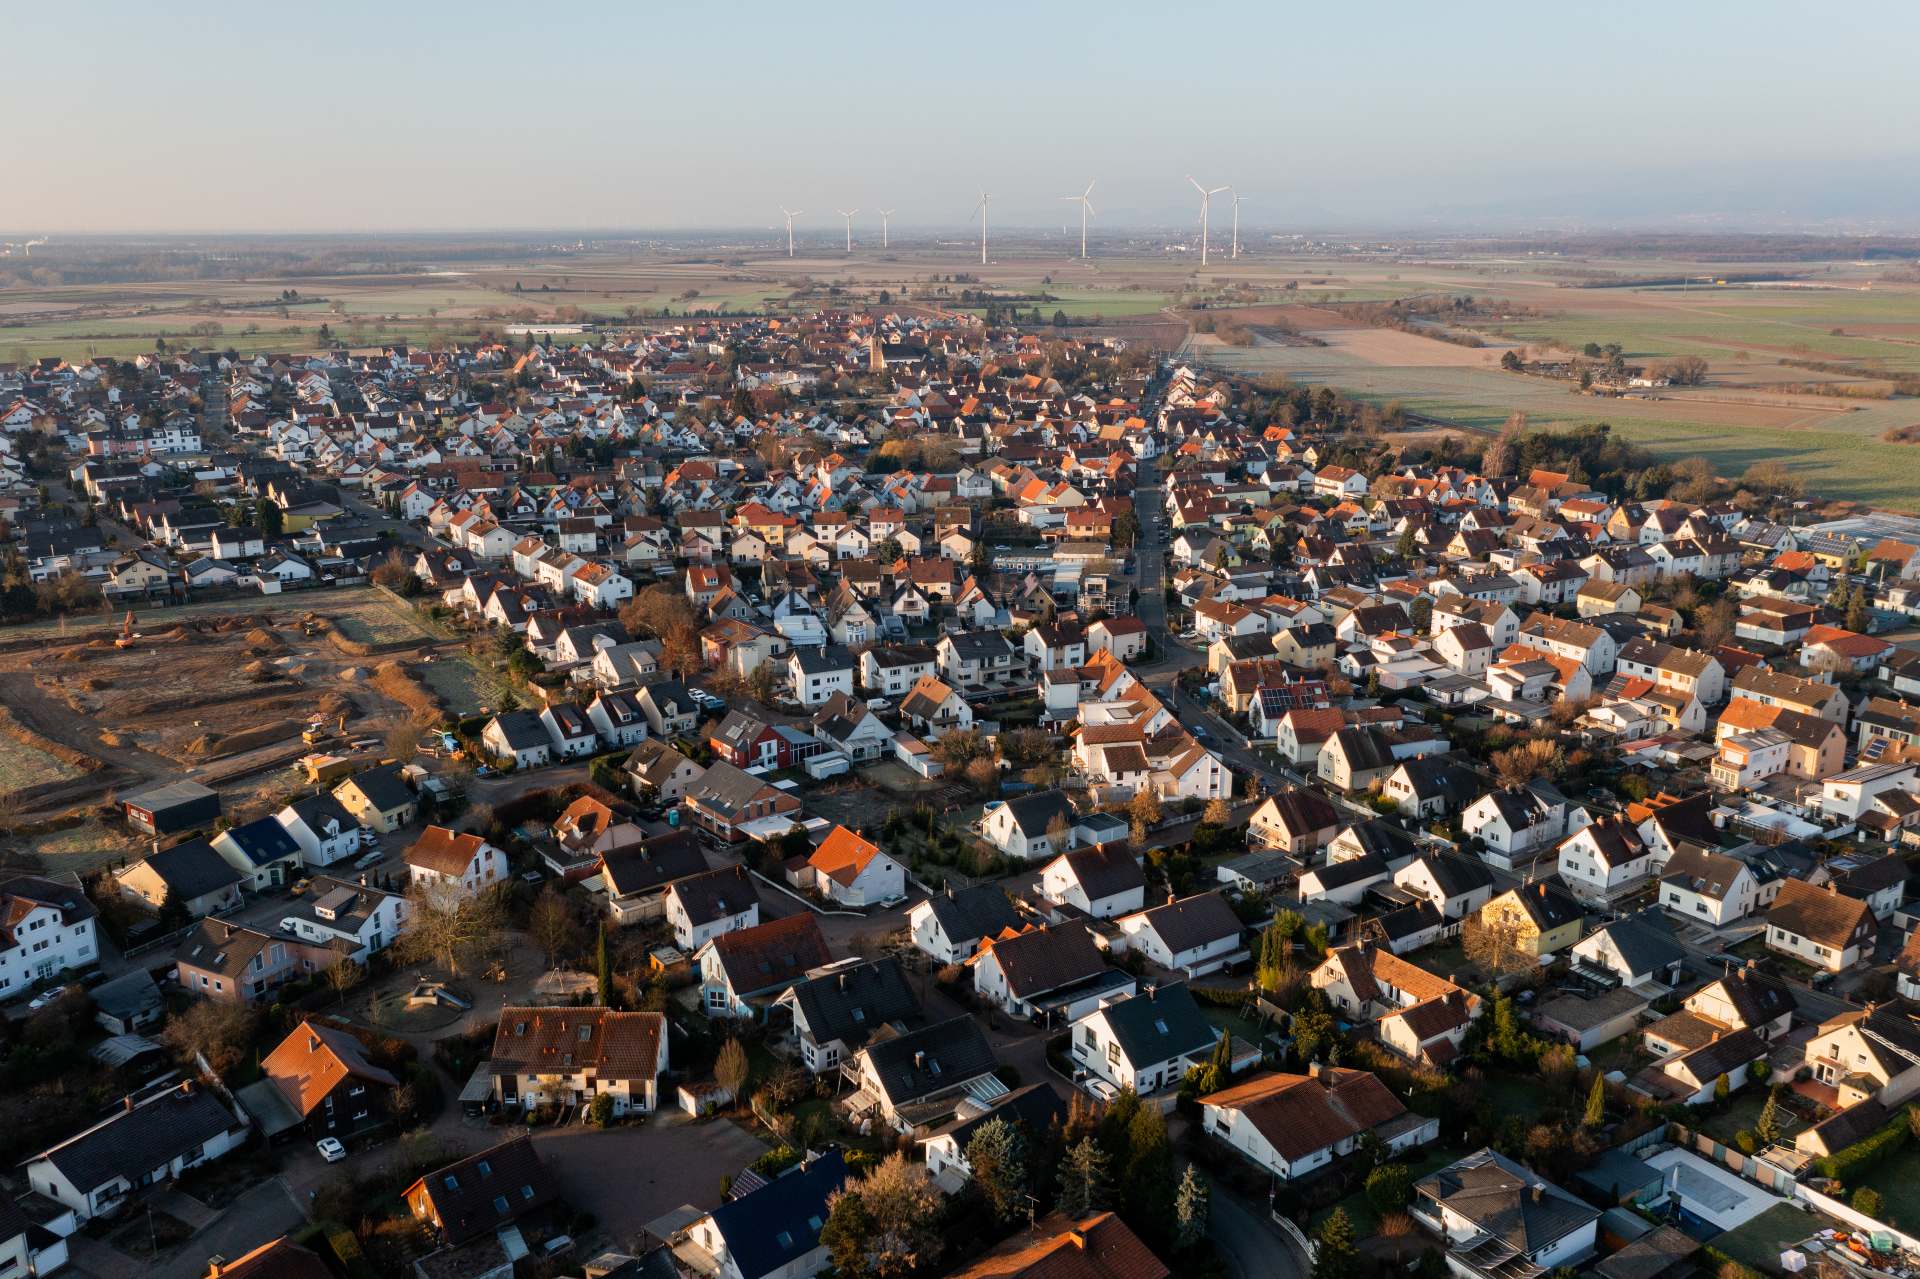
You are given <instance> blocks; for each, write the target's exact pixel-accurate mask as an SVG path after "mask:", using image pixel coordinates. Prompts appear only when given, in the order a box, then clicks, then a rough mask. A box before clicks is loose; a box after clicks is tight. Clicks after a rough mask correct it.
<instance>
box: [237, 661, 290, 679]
mask: <svg viewBox="0 0 1920 1279" xmlns="http://www.w3.org/2000/svg"><path fill="white" fill-rule="evenodd" d="M240 673H241V674H242V675H244V676H246V677H247V679H248V681H250V682H251V683H255V684H265V683H268V682H270V681H272V680H276V679H285V678H286V675H285V674H284V673H283V672H281V671H280V670H279V669H277V668H276V667H274V666H273V665H272V664H271V663H269V662H263V661H261V660H260V659H258V658H255V659H254V660H253V661H251V662H248V663H247V664H246V665H245V666H243V667H241V668H240Z"/></svg>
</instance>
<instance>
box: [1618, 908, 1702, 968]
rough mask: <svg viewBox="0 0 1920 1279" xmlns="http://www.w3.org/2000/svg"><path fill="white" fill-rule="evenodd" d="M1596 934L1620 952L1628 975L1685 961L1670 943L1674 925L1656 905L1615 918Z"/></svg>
mask: <svg viewBox="0 0 1920 1279" xmlns="http://www.w3.org/2000/svg"><path fill="white" fill-rule="evenodd" d="M1597 931H1598V932H1601V933H1605V934H1606V936H1607V939H1608V940H1609V941H1611V942H1612V943H1613V944H1614V946H1615V947H1616V948H1617V949H1618V950H1619V951H1620V958H1621V960H1622V962H1624V963H1625V964H1626V966H1627V971H1628V972H1629V973H1650V972H1656V971H1658V970H1659V969H1662V968H1666V967H1668V966H1670V965H1672V964H1674V963H1677V962H1678V961H1680V960H1682V959H1684V958H1686V952H1685V951H1683V950H1681V949H1680V945H1679V943H1677V942H1675V941H1674V940H1673V926H1672V925H1671V924H1669V923H1668V922H1667V917H1666V915H1665V913H1663V912H1662V911H1661V910H1660V908H1659V907H1657V906H1654V907H1649V908H1648V909H1646V910H1643V911H1641V912H1639V913H1638V914H1634V915H1627V916H1625V917H1624V918H1621V919H1616V920H1614V921H1613V922H1612V923H1611V924H1608V925H1607V926H1606V927H1604V928H1601V929H1599V930H1597Z"/></svg>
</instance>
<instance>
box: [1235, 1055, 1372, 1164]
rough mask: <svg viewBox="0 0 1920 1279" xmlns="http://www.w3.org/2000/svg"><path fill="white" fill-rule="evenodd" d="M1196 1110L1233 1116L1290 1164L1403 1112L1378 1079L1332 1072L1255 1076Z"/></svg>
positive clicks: (1360, 1073) (1335, 1069)
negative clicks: (1213, 1108)
mask: <svg viewBox="0 0 1920 1279" xmlns="http://www.w3.org/2000/svg"><path fill="white" fill-rule="evenodd" d="M1200 1104H1201V1105H1202V1106H1218V1107H1220V1108H1222V1109H1225V1110H1234V1111H1238V1112H1239V1113H1240V1114H1241V1115H1243V1116H1245V1118H1246V1119H1247V1121H1248V1122H1250V1123H1251V1124H1252V1125H1253V1127H1254V1129H1255V1131H1257V1132H1258V1133H1259V1134H1260V1135H1261V1136H1262V1137H1264V1138H1265V1139H1266V1141H1267V1144H1269V1145H1271V1146H1272V1147H1273V1148H1274V1150H1275V1151H1277V1152H1278V1153H1279V1155H1280V1157H1281V1158H1282V1159H1285V1160H1286V1161H1287V1162H1289V1163H1292V1162H1294V1161H1296V1160H1300V1159H1304V1158H1306V1157H1307V1156H1308V1155H1311V1154H1314V1153H1315V1152H1317V1151H1321V1150H1325V1149H1327V1148H1328V1147H1329V1146H1332V1145H1335V1144H1337V1143H1338V1142H1341V1141H1344V1140H1346V1139H1347V1138H1349V1137H1357V1136H1359V1135H1360V1134H1361V1133H1363V1132H1369V1131H1371V1130H1372V1129H1374V1128H1377V1127H1379V1126H1380V1125H1381V1124H1384V1123H1388V1122H1390V1121H1392V1120H1394V1119H1398V1118H1399V1117H1400V1116H1401V1115H1404V1114H1405V1113H1406V1112H1407V1108H1406V1106H1405V1105H1403V1104H1402V1103H1401V1101H1400V1099H1399V1098H1398V1097H1396V1096H1394V1095H1393V1093H1392V1091H1391V1090H1390V1089H1388V1087H1387V1086H1386V1085H1385V1084H1383V1083H1381V1082H1380V1079H1379V1076H1377V1075H1374V1074H1372V1073H1371V1072H1369V1071H1365V1070H1344V1069H1340V1068H1338V1067H1331V1066H1329V1067H1324V1068H1322V1069H1320V1070H1319V1071H1318V1073H1317V1074H1313V1075H1291V1074H1281V1073H1278V1072H1270V1073H1266V1074H1260V1075H1256V1076H1254V1077H1253V1078H1252V1079H1249V1080H1247V1081H1246V1082H1245V1083H1241V1084H1236V1085H1234V1086H1233V1087H1231V1088H1223V1089H1221V1090H1220V1091H1219V1092H1216V1093H1210V1094H1208V1095H1207V1096H1205V1097H1202V1098H1201V1099H1200Z"/></svg>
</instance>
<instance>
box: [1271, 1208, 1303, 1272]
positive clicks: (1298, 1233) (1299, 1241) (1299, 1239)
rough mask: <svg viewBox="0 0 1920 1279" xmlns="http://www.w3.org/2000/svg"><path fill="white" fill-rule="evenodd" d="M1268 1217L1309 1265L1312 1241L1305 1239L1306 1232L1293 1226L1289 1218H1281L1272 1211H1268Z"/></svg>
mask: <svg viewBox="0 0 1920 1279" xmlns="http://www.w3.org/2000/svg"><path fill="white" fill-rule="evenodd" d="M1268 1215H1270V1216H1271V1217H1272V1218H1273V1220H1274V1222H1275V1224H1277V1225H1278V1226H1279V1227H1280V1229H1282V1230H1284V1231H1286V1232H1287V1237H1288V1238H1290V1239H1292V1240H1293V1246H1294V1247H1296V1248H1298V1249H1299V1250H1300V1252H1301V1255H1302V1256H1304V1257H1306V1259H1307V1261H1308V1262H1309V1263H1311V1262H1312V1261H1313V1241H1312V1240H1311V1239H1308V1238H1307V1235H1306V1232H1305V1231H1303V1230H1301V1229H1300V1227H1299V1226H1297V1225H1295V1224H1294V1223H1293V1221H1292V1219H1291V1218H1288V1217H1285V1216H1282V1215H1281V1214H1280V1213H1278V1212H1275V1211H1273V1210H1272V1209H1269V1210H1268Z"/></svg>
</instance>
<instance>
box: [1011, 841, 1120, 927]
mask: <svg viewBox="0 0 1920 1279" xmlns="http://www.w3.org/2000/svg"><path fill="white" fill-rule="evenodd" d="M1037 887H1038V888H1039V891H1040V896H1041V898H1042V899H1043V900H1045V901H1046V902H1047V903H1049V904H1050V905H1051V906H1053V907H1056V908H1057V907H1061V906H1067V907H1071V908H1073V910H1075V911H1077V912H1079V913H1080V914H1082V915H1084V916H1086V917H1088V918H1090V919H1117V918H1119V917H1120V916H1122V915H1126V914H1129V913H1131V912H1134V911H1138V910H1139V909H1140V908H1141V907H1142V906H1144V905H1145V904H1146V896H1147V875H1146V872H1145V871H1144V870H1142V869H1141V867H1140V862H1139V859H1138V858H1136V857H1135V856H1134V855H1133V853H1132V851H1131V850H1130V849H1129V848H1128V847H1127V845H1126V844H1125V843H1108V844H1096V845H1093V846H1092V847H1088V848H1076V849H1072V850H1071V851H1068V852H1064V853H1062V854H1060V855H1059V856H1058V857H1055V858H1054V859H1053V860H1052V861H1050V862H1048V863H1047V864H1046V865H1045V866H1044V867H1042V868H1041V871H1040V882H1039V884H1038V885H1037ZM1054 913H1055V914H1056V915H1058V914H1059V913H1060V912H1059V911H1058V910H1057V909H1056V911H1055V912H1054Z"/></svg>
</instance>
